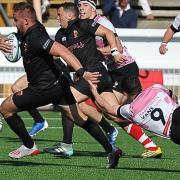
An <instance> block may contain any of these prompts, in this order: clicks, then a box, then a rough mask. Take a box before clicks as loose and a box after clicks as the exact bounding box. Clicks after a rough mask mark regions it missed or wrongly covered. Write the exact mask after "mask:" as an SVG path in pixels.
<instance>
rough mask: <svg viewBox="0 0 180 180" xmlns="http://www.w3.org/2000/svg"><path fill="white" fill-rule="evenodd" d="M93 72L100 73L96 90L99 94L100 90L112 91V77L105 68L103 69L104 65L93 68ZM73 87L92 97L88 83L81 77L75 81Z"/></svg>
mask: <svg viewBox="0 0 180 180" xmlns="http://www.w3.org/2000/svg"><path fill="white" fill-rule="evenodd" d="M91 72H92V71H91ZM93 72H99V73H100V74H101V77H100V78H99V80H100V82H99V83H98V84H97V86H98V88H97V90H98V92H99V93H100V94H101V93H102V92H112V85H113V83H112V79H111V77H110V75H109V73H108V72H107V70H106V69H105V67H103V68H97V69H93ZM73 87H74V88H75V89H77V90H78V91H79V92H81V93H82V94H84V95H86V96H88V97H91V98H93V95H92V93H91V90H90V88H89V84H88V82H87V81H85V80H84V79H83V78H81V79H80V80H78V81H75V82H74V85H73Z"/></svg>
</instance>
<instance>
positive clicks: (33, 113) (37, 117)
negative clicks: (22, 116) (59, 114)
mask: <svg viewBox="0 0 180 180" xmlns="http://www.w3.org/2000/svg"><path fill="white" fill-rule="evenodd" d="M28 113H29V114H30V115H31V116H32V117H33V119H34V121H35V123H41V122H44V119H43V117H42V116H41V114H40V113H39V111H38V110H37V109H31V110H29V111H28Z"/></svg>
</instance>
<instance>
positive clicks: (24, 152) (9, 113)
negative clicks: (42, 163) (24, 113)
mask: <svg viewBox="0 0 180 180" xmlns="http://www.w3.org/2000/svg"><path fill="white" fill-rule="evenodd" d="M19 95H20V96H21V94H18V95H17V99H19V100H20V99H21V97H20V96H19ZM14 96H15V95H11V96H9V97H8V98H6V99H5V100H4V101H3V103H2V104H1V106H0V112H1V114H2V116H3V117H4V119H5V121H6V122H7V124H8V125H9V127H10V128H11V129H12V130H13V131H14V133H16V135H18V136H19V138H20V139H21V140H22V143H23V145H22V146H21V147H20V148H18V149H17V150H15V151H12V152H10V153H9V157H11V158H22V157H24V156H29V155H37V154H38V153H39V151H38V149H37V147H36V145H35V143H34V142H33V140H32V139H31V137H30V136H29V133H28V132H27V130H26V128H25V124H24V122H23V121H22V119H21V117H20V116H18V114H17V111H18V110H19V109H18V108H17V105H15V101H14ZM23 96H24V97H25V96H26V95H23ZM25 99H27V98H25Z"/></svg>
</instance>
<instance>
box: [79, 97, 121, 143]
mask: <svg viewBox="0 0 180 180" xmlns="http://www.w3.org/2000/svg"><path fill="white" fill-rule="evenodd" d="M80 108H81V110H82V111H83V112H84V113H85V114H86V115H87V116H88V117H91V118H92V119H94V120H97V121H96V122H97V123H98V124H99V126H101V128H102V129H103V130H104V132H105V133H106V136H107V138H108V140H109V142H110V144H112V145H115V143H116V138H117V136H118V130H117V129H116V128H115V127H114V126H113V125H112V124H110V123H109V122H108V121H107V120H106V118H105V117H104V116H103V115H102V112H100V111H101V110H100V109H99V108H98V107H97V106H96V104H95V103H94V102H93V101H92V100H91V99H90V98H89V99H88V100H86V101H85V102H82V103H80ZM98 120H99V121H98Z"/></svg>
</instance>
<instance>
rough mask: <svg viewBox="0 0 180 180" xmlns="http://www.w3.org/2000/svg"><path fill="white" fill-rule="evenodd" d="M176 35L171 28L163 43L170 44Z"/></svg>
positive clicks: (167, 31)
mask: <svg viewBox="0 0 180 180" xmlns="http://www.w3.org/2000/svg"><path fill="white" fill-rule="evenodd" d="M174 34H175V32H174V31H173V30H172V29H171V28H168V29H167V30H166V32H165V34H164V36H163V39H162V42H163V43H168V42H169V41H171V39H172V38H173V35H174Z"/></svg>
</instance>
